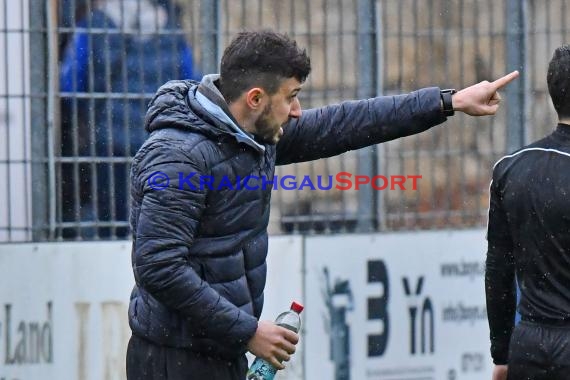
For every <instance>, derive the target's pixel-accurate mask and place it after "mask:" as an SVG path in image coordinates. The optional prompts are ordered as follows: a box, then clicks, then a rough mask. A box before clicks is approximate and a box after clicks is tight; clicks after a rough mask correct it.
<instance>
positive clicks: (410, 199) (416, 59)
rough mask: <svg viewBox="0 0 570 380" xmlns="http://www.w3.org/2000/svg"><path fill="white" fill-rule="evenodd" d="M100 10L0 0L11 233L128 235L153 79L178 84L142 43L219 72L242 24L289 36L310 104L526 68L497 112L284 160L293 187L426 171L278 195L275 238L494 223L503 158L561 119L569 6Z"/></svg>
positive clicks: (233, 1)
mask: <svg viewBox="0 0 570 380" xmlns="http://www.w3.org/2000/svg"><path fill="white" fill-rule="evenodd" d="M105 1H106V2H109V3H114V4H115V5H116V4H123V7H125V6H126V5H125V4H127V5H133V6H134V8H132V9H131V10H130V13H127V12H126V11H124V10H123V11H120V9H121V8H120V7H119V8H117V7H115V8H112V5H111V6H108V7H110V8H109V9H110V10H111V11H114V13H113V17H114V18H113V17H111V18H110V20H111V21H114V23H111V22H109V21H108V20H107V21H102V20H104V18H103V19H102V18H101V17H102V15H101V14H97V15H96V16H97V17H95V16H93V15H94V12H95V13H97V11H98V10H101V8H100V7H101V6H102V5H101V4H104V3H105ZM105 1H103V0H99V1H93V0H45V1H36V0H23V1H20V2H13V1H10V0H0V176H1V177H0V178H3V179H4V181H3V182H2V183H0V241H46V240H49V241H53V240H64V239H96V240H97V239H123V238H128V236H129V235H128V216H127V215H128V201H127V199H128V194H129V183H128V180H127V178H128V167H129V164H130V160H131V158H132V156H133V154H134V152H135V150H136V149H137V145H138V144H140V141H139V140H140V139H141V135H140V132H141V130H142V127H143V126H142V121H141V118H142V117H143V114H144V108H145V106H146V103H147V102H148V100H149V98H150V97H151V96H152V94H153V92H154V90H155V89H156V88H157V87H158V85H159V84H160V83H162V82H164V81H166V80H167V79H174V78H175V77H180V76H182V75H185V74H182V73H181V72H180V67H176V68H172V70H170V71H169V70H166V69H164V67H167V66H168V64H169V63H168V62H169V61H168V60H167V59H166V60H165V62H167V63H165V64H164V66H156V65H155V66H152V65H150V66H149V62H151V61H152V59H149V56H152V54H150V55H149V51H150V52H153V53H154V56H153V57H152V58H153V59H154V61H157V59H156V56H160V57H161V58H163V57H166V56H168V57H175V56H179V55H180V54H182V53H181V52H180V49H179V48H180V46H179V42H180V41H184V42H185V43H186V44H187V46H188V47H189V49H190V52H191V53H192V54H193V57H192V59H191V62H192V63H193V65H194V70H195V74H196V76H198V74H202V73H210V72H216V71H217V69H218V62H219V59H220V56H221V54H222V51H223V47H224V46H225V45H226V44H227V43H228V42H229V40H230V39H231V38H232V36H234V35H235V33H236V32H238V31H239V30H242V29H257V28H273V29H276V30H279V31H281V32H286V33H288V34H290V35H291V36H293V37H294V38H295V39H297V41H298V42H299V44H300V45H301V46H304V47H306V48H307V50H308V53H309V54H310V56H311V62H312V66H313V71H312V73H311V76H310V77H309V80H308V82H307V84H306V85H305V88H304V89H303V91H302V92H301V96H300V99H301V103H302V106H303V107H304V108H310V107H318V106H322V105H325V104H330V103H337V102H340V101H342V100H349V99H357V98H364V97H371V96H376V95H393V94H399V93H405V92H409V91H413V90H415V89H419V88H422V87H428V86H440V87H441V88H445V87H454V88H458V89H459V88H462V87H465V86H468V85H471V84H473V83H476V82H478V81H481V80H492V79H494V78H496V77H498V76H501V75H503V74H504V73H506V72H508V71H511V70H514V69H518V70H520V71H521V74H522V75H521V77H520V78H519V79H518V80H517V81H516V82H513V83H512V84H511V85H509V86H508V87H507V89H506V90H505V91H504V92H503V98H504V99H505V102H504V107H503V108H502V109H501V110H500V111H499V113H498V114H497V115H496V116H494V117H483V118H473V117H466V116H464V115H456V116H454V117H452V118H450V119H449V120H448V121H447V122H446V123H445V124H444V125H442V126H437V127H435V128H432V129H431V130H429V131H426V132H424V133H421V134H419V135H415V136H410V137H406V138H403V139H399V140H395V141H391V142H388V143H384V144H380V145H377V146H372V147H369V148H366V149H362V150H360V151H354V152H348V153H345V154H343V155H340V156H338V157H332V158H329V159H326V160H319V161H314V162H308V163H303V164H296V165H291V166H286V167H279V168H278V169H277V175H278V176H279V177H283V176H285V175H293V176H295V177H296V178H298V179H299V178H302V177H303V176H309V177H310V178H313V179H315V178H317V177H319V176H320V177H324V178H328V176H331V175H332V176H335V175H336V174H338V173H340V172H349V173H352V174H354V175H356V174H359V175H368V176H374V175H384V176H386V177H390V176H394V175H404V176H406V175H421V176H422V178H421V179H419V180H418V181H417V187H416V188H415V189H412V188H410V187H409V186H408V187H407V188H406V190H402V189H397V190H381V191H378V190H374V189H372V188H371V187H370V186H363V187H362V188H361V189H360V190H358V191H356V190H354V189H351V190H345V191H342V190H335V189H331V190H326V191H325V190H322V191H320V190H310V189H303V190H296V191H280V190H276V191H274V194H273V203H272V214H271V219H270V226H269V227H270V232H272V233H295V232H310V233H321V232H322V233H327V232H337V231H342V232H368V231H394V230H410V229H441V228H453V229H456V228H469V227H481V226H484V225H485V222H486V213H487V202H488V194H487V192H488V184H489V180H490V175H491V169H492V165H493V163H494V162H495V161H496V160H497V159H498V158H499V157H500V156H501V155H503V154H505V153H506V152H508V151H512V150H514V149H516V148H518V147H520V146H522V145H523V144H525V143H527V142H529V141H530V140H532V139H535V138H537V137H539V136H542V135H544V134H546V133H548V131H549V130H550V129H552V128H553V126H554V125H555V122H556V119H555V113H554V110H553V107H552V106H551V104H550V100H549V96H548V92H547V91H546V79H545V78H546V66H547V64H548V61H549V59H550V56H551V54H552V51H553V50H554V49H555V48H556V47H557V46H559V45H560V44H562V43H564V42H568V41H569V37H570V27H569V26H568V21H567V20H568V19H570V17H569V16H570V0H549V1H544V2H542V1H541V2H538V1H533V0H502V1H492V0H484V1H480V0H456V1H445V0H425V1H424V0H383V1H380V0H358V1H351V0H336V1H335V0H322V1H309V0H291V1H261V0H191V1H188V0H185V1H177V0H170V1H161V2H159V3H161V4H163V5H164V4H166V7H165V8H163V9H162V10H159V11H156V10H154V11H153V10H152V9H150V8H148V5H149V4H150V3H152V2H155V0H123V1H119V0H105ZM103 7H105V6H103ZM111 8H112V9H111ZM149 9H150V12H151V13H150V14H148V12H149ZM117 10H119V11H118V13H117ZM145 12H146V13H145ZM152 12H154V13H152ZM89 15H91V17H87V16H89ZM137 17H138V19H137ZM141 20H142V21H144V22H142V21H141ZM129 22H132V24H129ZM137 22H138V23H137ZM168 22H170V24H168V25H167V23H168ZM133 25H134V26H133ZM81 38H82V39H83V43H84V45H83V47H84V49H83V50H77V49H75V51H74V50H73V48H72V47H73V46H74V45H73V44H74V43H77V39H81ZM137 41H138V42H137ZM141 41H142V42H141ZM165 41H171V42H170V45H168V43H169V42H165ZM172 41H175V42H172ZM145 44H146V45H145ZM165 44H166V45H165ZM168 46H170V50H169V48H168ZM97 49H99V50H97ZM137 49H138V50H137ZM161 49H162V50H161ZM85 52H87V53H86V55H85V54H84V53H85ZM167 53H168V54H167ZM133 57H134V58H133ZM181 57H182V56H181ZM186 58H187V57H186ZM181 59H182V58H181ZM70 62H71V63H73V62H75V63H74V64H75V66H73V64H72V65H71V66H69V65H70ZM80 62H83V64H84V66H83V68H82V69H79V66H78V65H79V63H80ZM185 62H186V61H185ZM66 64H67V65H68V66H65V65H66ZM65 67H67V68H68V69H69V67H71V72H72V74H71V75H69V76H68V77H65V73H66V72H65V70H64V68H65ZM74 70H75V71H74ZM153 70H154V71H153ZM177 70H178V71H177ZM67 74H69V71H68V72H67ZM79 74H81V75H79ZM62 78H63V79H65V78H67V79H68V80H69V81H68V82H67V87H65V86H63V85H62V83H60V82H61V81H62ZM149 78H150V79H149ZM151 79H152V80H151Z"/></svg>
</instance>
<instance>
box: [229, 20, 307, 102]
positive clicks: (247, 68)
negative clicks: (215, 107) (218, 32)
mask: <svg viewBox="0 0 570 380" xmlns="http://www.w3.org/2000/svg"><path fill="white" fill-rule="evenodd" d="M310 72H311V61H310V59H309V57H308V56H307V52H306V51H305V49H301V48H299V47H298V46H297V42H295V41H294V40H292V39H291V38H289V37H288V36H287V35H285V34H281V33H277V32H274V31H270V30H262V31H246V32H241V33H239V34H238V35H237V36H236V37H235V38H234V39H233V40H232V42H231V43H230V45H229V46H228V47H227V48H226V49H225V51H224V55H223V56H222V62H221V65H220V91H221V92H222V94H223V95H224V97H225V98H226V101H228V102H231V101H234V100H235V99H237V98H238V97H239V96H240V95H241V94H242V93H243V92H244V91H246V90H248V89H249V88H252V87H256V86H259V87H261V88H263V89H264V90H265V91H267V92H268V93H269V94H270V95H272V94H274V93H275V92H276V91H277V90H278V89H279V86H280V84H281V82H282V81H283V80H284V79H288V78H295V79H297V80H298V81H299V82H301V83H303V82H305V80H306V79H307V77H308V76H309V73H310Z"/></svg>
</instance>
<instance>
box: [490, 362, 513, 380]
mask: <svg viewBox="0 0 570 380" xmlns="http://www.w3.org/2000/svg"><path fill="white" fill-rule="evenodd" d="M508 369H509V367H508V366H507V365H506V364H501V365H495V368H493V378H492V380H507V371H508Z"/></svg>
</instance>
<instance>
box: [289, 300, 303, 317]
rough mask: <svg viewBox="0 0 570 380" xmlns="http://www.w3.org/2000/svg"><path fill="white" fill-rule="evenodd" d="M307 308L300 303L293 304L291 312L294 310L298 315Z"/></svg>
mask: <svg viewBox="0 0 570 380" xmlns="http://www.w3.org/2000/svg"><path fill="white" fill-rule="evenodd" d="M304 308H305V307H304V306H303V305H301V304H300V303H298V302H294V301H293V303H292V304H291V310H293V311H294V312H295V313H297V314H301V312H302V311H303V309H304Z"/></svg>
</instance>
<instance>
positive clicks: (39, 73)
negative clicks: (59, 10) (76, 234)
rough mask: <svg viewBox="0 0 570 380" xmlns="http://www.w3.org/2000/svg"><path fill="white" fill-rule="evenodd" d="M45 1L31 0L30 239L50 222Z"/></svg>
mask: <svg viewBox="0 0 570 380" xmlns="http://www.w3.org/2000/svg"><path fill="white" fill-rule="evenodd" d="M46 10H47V7H46V4H45V2H41V1H30V26H31V29H30V83H32V84H33V85H31V86H30V96H31V101H30V103H31V120H30V122H31V136H33V137H32V138H31V141H32V143H31V149H32V151H31V154H32V157H31V158H32V181H31V183H33V186H32V239H33V240H34V241H42V240H46V238H47V233H46V232H47V227H48V221H49V219H48V218H49V215H48V214H49V213H48V210H49V206H48V205H49V203H48V191H49V186H48V165H47V158H48V157H47V146H48V135H47V127H46V126H47V102H46V93H47V85H48V84H47V78H48V77H49V75H46V73H47V68H48V65H47V56H48V52H47V48H48V45H47V33H46V19H47V14H46Z"/></svg>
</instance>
